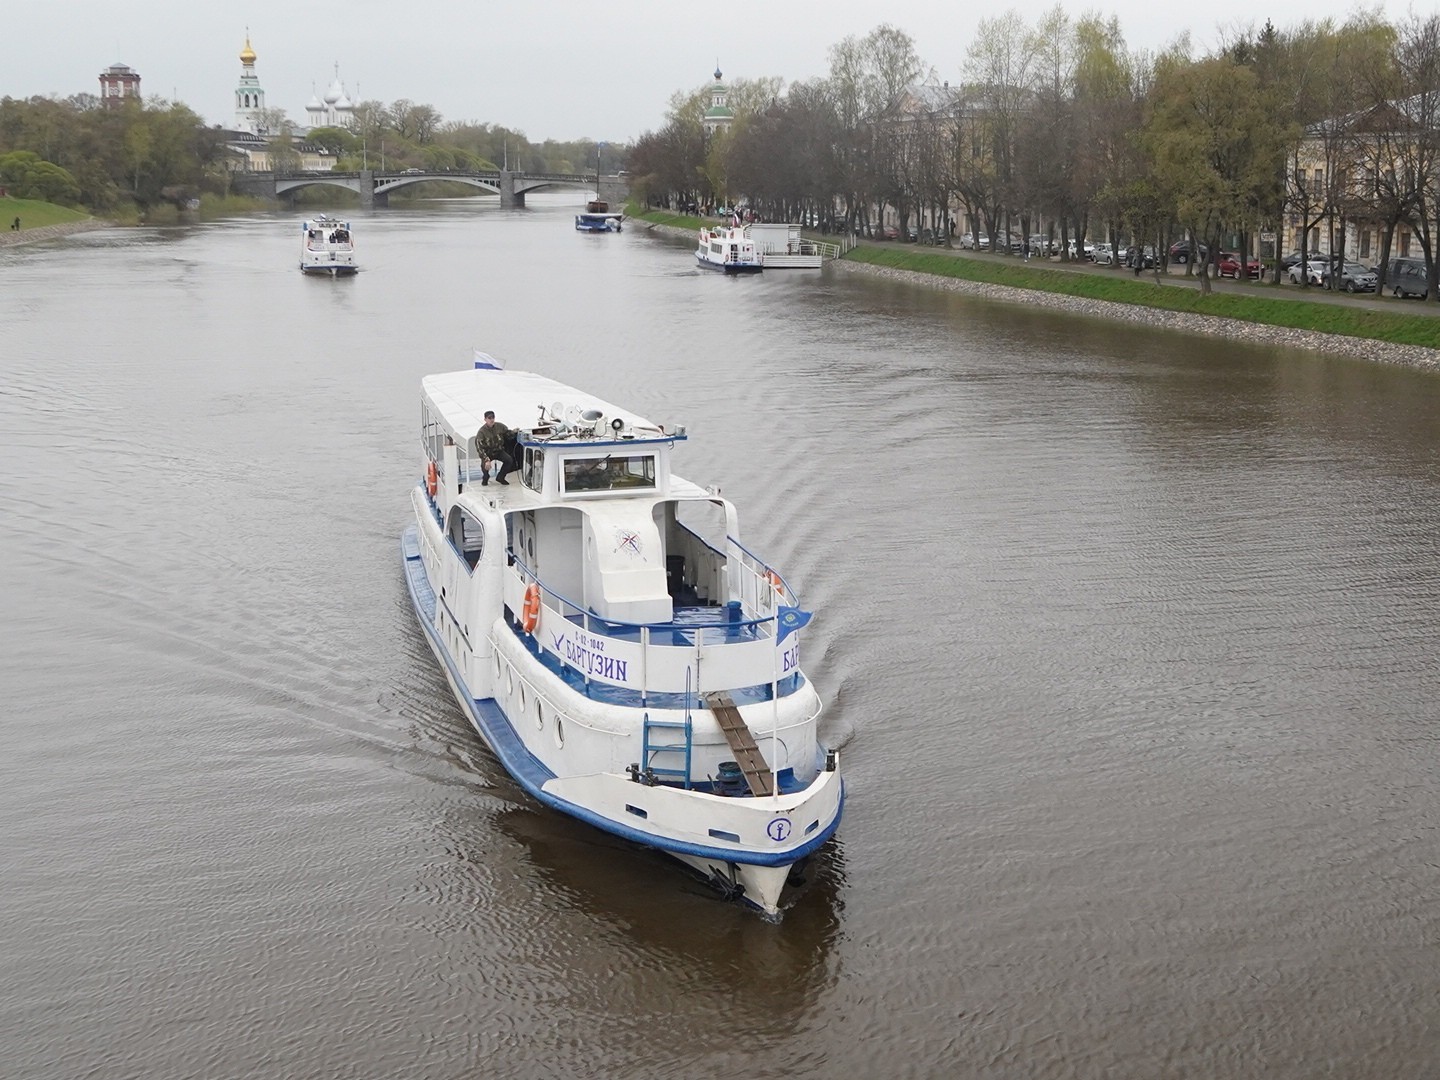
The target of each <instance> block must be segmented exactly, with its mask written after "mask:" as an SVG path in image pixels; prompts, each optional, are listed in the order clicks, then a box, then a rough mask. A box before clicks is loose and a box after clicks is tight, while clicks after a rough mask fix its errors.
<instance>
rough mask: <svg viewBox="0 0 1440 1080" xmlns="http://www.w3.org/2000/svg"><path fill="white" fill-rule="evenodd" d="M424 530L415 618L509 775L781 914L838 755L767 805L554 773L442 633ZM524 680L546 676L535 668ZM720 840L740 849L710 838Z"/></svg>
mask: <svg viewBox="0 0 1440 1080" xmlns="http://www.w3.org/2000/svg"><path fill="white" fill-rule="evenodd" d="M418 529H419V526H417V525H412V526H410V527H409V528H408V529H406V530H405V534H404V536H403V537H402V542H401V558H402V563H403V566H404V569H405V575H406V584H407V588H408V591H409V593H410V599H411V603H412V606H413V607H414V610H415V614H416V620H417V621H418V622H419V624H420V627H421V629H422V630H423V631H424V633H425V636H426V640H427V641H428V642H429V644H430V649H431V651H432V652H433V653H434V655H435V658H436V660H437V661H438V662H439V664H440V667H441V670H442V671H443V672H444V673H445V678H446V681H447V682H448V683H449V684H450V689H451V691H452V693H453V694H454V695H455V699H456V701H457V702H458V703H459V705H460V707H461V709H462V710H463V711H464V713H465V716H466V719H467V720H468V721H469V723H470V725H471V727H472V728H474V729H475V732H476V733H477V734H478V735H479V736H480V738H481V739H482V740H483V741H484V742H485V744H486V746H487V747H489V749H490V750H491V752H492V753H494V755H495V756H496V758H497V759H498V760H499V761H500V763H501V764H502V765H504V766H505V768H506V771H507V772H509V773H510V775H511V776H512V777H513V778H514V779H515V780H516V781H517V782H518V783H519V784H520V785H521V786H522V787H524V788H525V790H526V791H527V792H528V793H529V794H530V795H532V796H534V797H535V798H536V799H538V800H539V801H540V802H542V803H544V804H545V805H547V806H549V807H551V808H553V809H555V810H559V811H560V812H562V813H566V814H569V815H570V816H572V817H575V818H578V819H579V820H581V821H584V822H586V823H587V824H590V825H593V826H595V827H597V828H599V829H602V830H604V831H606V832H608V833H611V834H613V835H616V836H619V837H622V838H623V839H626V840H629V841H632V842H634V843H637V844H641V845H644V846H646V847H653V848H657V849H659V850H661V851H664V852H666V853H667V854H669V855H671V856H673V857H674V858H676V859H678V860H679V861H680V862H682V863H684V864H685V865H687V866H689V867H691V868H693V869H694V870H696V871H697V872H699V873H700V874H701V875H702V876H704V877H705V878H706V879H707V880H709V881H710V882H711V883H712V884H714V885H715V886H716V887H717V888H719V889H720V890H721V891H722V892H723V893H724V894H726V895H727V896H731V897H734V898H736V899H739V900H740V901H741V902H742V903H744V904H746V905H747V906H750V907H753V908H755V909H756V910H758V911H760V912H761V913H762V914H764V915H766V916H767V917H772V918H773V917H776V916H778V914H779V911H780V904H781V894H782V891H783V890H784V887H785V884H786V881H787V879H788V877H789V874H790V871H791V868H792V867H793V866H794V865H795V864H796V863H798V862H801V861H803V860H804V859H806V858H808V857H809V856H810V855H811V854H813V853H814V852H815V851H816V850H817V849H818V848H819V847H821V846H822V845H823V844H824V843H826V842H827V841H828V840H829V838H830V837H831V836H832V835H833V834H834V832H835V830H836V829H837V828H838V826H839V823H840V817H841V814H842V810H843V804H844V782H843V779H842V777H841V776H840V774H839V772H838V769H837V768H836V763H835V761H834V760H833V754H832V755H831V759H832V760H831V761H830V763H829V766H828V768H826V767H822V768H819V769H818V772H817V776H816V778H815V780H813V781H812V782H811V783H810V784H809V785H807V786H806V787H805V788H804V789H803V790H801V791H799V792H794V791H792V792H788V793H782V794H781V795H779V796H775V797H768V796H767V797H765V798H725V797H722V796H719V795H714V794H710V793H704V792H698V791H689V790H682V789H680V788H676V787H669V786H663V785H646V784H642V783H637V782H636V780H635V778H634V777H633V776H630V775H627V774H626V773H616V772H604V771H600V772H594V773H587V774H583V775H568V776H557V775H555V773H553V772H551V771H550V770H549V769H548V768H547V767H546V766H545V765H544V764H543V763H542V762H541V761H540V760H539V759H538V758H537V757H536V756H535V755H534V754H532V753H531V752H530V751H529V749H528V748H527V746H526V744H525V742H524V739H523V738H522V737H521V735H520V733H519V732H518V731H517V729H516V726H515V724H514V723H513V722H512V719H511V717H510V716H509V715H508V714H507V713H506V710H505V707H504V705H503V703H502V702H500V701H497V700H496V699H494V698H477V697H475V696H474V694H473V692H472V691H471V689H470V687H469V686H468V685H467V684H466V681H465V679H464V677H463V676H462V674H461V665H460V663H459V662H458V661H457V658H456V657H455V656H454V655H452V653H451V651H450V649H449V648H448V646H447V645H446V643H445V641H444V640H443V638H442V637H441V635H440V634H439V633H438V632H437V630H436V628H435V625H434V621H433V612H434V608H433V590H432V589H431V587H430V583H429V580H428V577H427V575H426V571H425V567H424V561H423V559H422V557H421V555H420V548H419V541H418ZM509 633H510V631H509V630H508V629H506V628H502V629H500V630H499V631H498V632H497V634H496V637H497V638H499V639H500V640H501V641H503V637H502V635H503V634H509ZM512 636H513V635H512ZM498 643H499V642H497V644H498ZM506 644H507V645H508V643H506ZM504 651H505V654H506V660H507V662H512V661H513V662H516V663H517V664H523V663H524V662H525V658H526V657H528V653H527V652H526V651H525V650H524V649H523V647H520V648H518V649H514V650H511V649H506V650H504ZM521 674H522V676H524V677H526V678H538V677H539V673H538V671H536V670H525V671H522V672H521ZM822 754H823V751H822ZM817 764H818V763H817ZM792 822H794V823H795V824H793V825H792ZM717 825H718V826H720V827H719V828H717V827H716V826H717ZM792 830H800V831H802V834H801V836H800V839H799V840H798V841H796V840H795V839H794V838H793V837H792V836H791V832H792ZM717 835H718V836H721V837H727V836H728V837H732V838H734V839H735V840H736V842H735V843H733V844H727V843H726V842H725V841H723V840H719V841H717V840H715V839H713V838H714V837H716V836H717ZM755 835H759V836H760V837H762V838H764V837H766V836H768V838H769V841H770V842H771V843H772V845H773V846H772V847H771V848H770V849H769V850H765V849H760V848H757V847H754V846H744V845H742V844H741V843H739V839H740V838H741V837H743V836H755Z"/></svg>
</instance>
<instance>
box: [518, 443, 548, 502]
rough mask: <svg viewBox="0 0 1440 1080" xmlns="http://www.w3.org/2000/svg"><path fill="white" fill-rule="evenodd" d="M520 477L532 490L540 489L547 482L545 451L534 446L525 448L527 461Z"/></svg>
mask: <svg viewBox="0 0 1440 1080" xmlns="http://www.w3.org/2000/svg"><path fill="white" fill-rule="evenodd" d="M520 479H521V481H522V482H523V483H524V484H525V486H526V487H528V488H529V489H530V490H531V491H539V490H541V488H542V487H543V486H544V484H545V451H544V450H536V449H534V448H533V447H529V446H527V447H526V448H525V463H524V465H523V466H522V468H521V472H520Z"/></svg>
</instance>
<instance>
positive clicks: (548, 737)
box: [402, 356, 844, 915]
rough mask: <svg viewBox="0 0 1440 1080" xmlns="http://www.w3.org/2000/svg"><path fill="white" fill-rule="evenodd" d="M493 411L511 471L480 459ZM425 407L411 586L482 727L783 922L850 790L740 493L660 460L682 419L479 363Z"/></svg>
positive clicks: (434, 642)
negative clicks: (790, 884)
mask: <svg viewBox="0 0 1440 1080" xmlns="http://www.w3.org/2000/svg"><path fill="white" fill-rule="evenodd" d="M537 402H539V403H543V404H541V405H540V406H539V410H538V415H537V412H536V404H537ZM487 409H488V410H493V411H494V412H495V413H496V415H497V416H498V418H499V419H500V421H501V422H503V423H506V424H508V425H514V430H515V443H514V451H515V456H516V457H517V459H518V460H517V461H516V466H517V468H516V471H515V473H514V474H513V476H514V478H515V480H518V482H514V481H511V482H509V483H508V484H507V485H505V486H501V485H500V484H499V483H491V482H489V477H488V475H487V474H486V472H485V471H484V470H483V469H482V467H481V462H480V458H479V456H478V449H477V444H476V435H477V433H478V432H479V431H480V427H481V424H482V416H483V414H484V412H485V411H486V410H487ZM421 414H422V429H421V443H422V451H421V453H422V457H421V463H422V480H421V482H420V483H419V484H418V485H417V486H416V487H415V489H414V493H413V503H414V510H415V523H414V524H413V525H411V526H409V527H408V528H407V529H406V530H405V534H404V537H403V540H402V553H403V562H404V567H405V575H406V580H407V583H408V585H409V589H410V595H411V598H412V600H413V602H414V605H415V609H416V614H417V616H418V619H419V622H420V625H421V626H422V627H423V629H424V631H425V635H426V637H427V638H428V639H429V642H430V645H431V648H432V649H433V650H434V652H435V655H436V656H437V658H438V659H439V660H440V663H441V667H442V668H443V670H444V672H445V675H446V678H447V679H448V681H449V683H450V686H451V688H452V689H453V690H454V692H455V696H456V698H457V700H458V701H459V703H460V706H461V708H462V709H463V710H464V712H465V715H466V716H467V718H468V719H469V721H470V723H471V724H472V725H473V726H474V728H475V730H476V731H477V732H478V733H479V734H480V736H481V737H482V738H483V739H484V740H485V742H486V743H487V744H488V745H489V746H490V748H491V749H492V750H493V751H494V753H495V755H496V756H497V757H498V758H499V759H500V761H501V762H502V763H503V764H504V765H505V767H506V769H508V770H509V772H510V773H511V775H513V776H514V777H515V779H516V780H517V781H518V782H519V783H520V784H521V785H522V786H523V787H524V788H525V789H526V790H527V791H528V792H529V793H530V794H531V795H533V796H534V797H535V798H537V799H539V800H540V801H541V802H543V803H545V804H546V805H548V806H551V807H553V808H555V809H557V810H560V811H563V812H565V813H568V814H572V815H573V816H575V817H577V818H579V819H580V820H582V821H585V822H588V823H589V824H591V825H594V826H596V827H598V828H601V829H604V830H606V831H607V832H610V833H613V834H615V835H617V836H621V837H624V838H626V839H629V840H632V841H634V842H636V843H639V844H644V845H647V846H650V847H654V848H658V849H659V850H661V851H665V852H667V853H669V854H670V855H673V856H674V857H675V858H677V859H679V860H681V861H682V862H684V863H686V864H688V865H689V866H691V867H694V868H695V869H697V870H698V871H700V873H701V874H703V875H704V876H705V877H706V878H707V879H708V880H710V881H711V882H712V883H714V884H715V885H717V886H718V887H720V888H721V889H722V890H723V891H725V892H726V893H727V894H730V895H734V896H738V897H739V898H740V899H742V900H743V901H744V902H746V903H747V904H750V905H753V906H754V907H756V908H758V909H759V910H761V911H762V912H764V913H766V914H767V915H774V914H776V913H777V912H778V910H779V907H780V902H781V893H782V890H783V888H784V886H785V884H786V881H787V878H788V877H789V875H790V874H791V872H792V870H793V869H794V868H795V867H796V864H798V863H800V862H802V861H803V860H804V859H806V858H807V857H808V856H809V855H811V854H812V853H813V852H814V851H815V850H816V849H817V848H819V847H820V846H821V845H822V844H823V843H825V841H826V840H827V839H828V838H829V837H830V836H831V835H832V834H833V833H834V831H835V829H836V827H837V826H838V825H839V822H840V815H841V810H842V807H843V803H844V783H843V780H842V779H841V776H840V773H839V771H838V755H837V754H836V752H835V751H833V750H830V751H827V750H826V749H825V748H824V747H822V746H821V744H820V742H819V737H818V731H817V725H818V721H819V717H820V713H821V709H822V705H821V701H820V697H819V695H818V694H817V693H816V691H815V689H814V687H813V686H812V685H811V683H810V682H809V680H808V679H807V678H806V677H805V675H804V674H803V672H802V671H801V669H800V666H799V655H800V637H801V635H800V630H801V628H802V627H803V626H804V625H805V624H806V623H807V622H808V621H809V617H810V616H809V614H808V613H807V612H805V611H803V610H802V609H801V608H800V607H799V605H798V603H797V602H796V599H795V596H794V594H793V592H792V591H791V590H790V588H789V587H788V585H787V584H786V583H785V581H784V580H783V578H782V577H781V576H780V575H779V573H778V572H776V571H775V570H774V569H772V568H771V567H770V566H768V565H767V564H766V563H764V562H763V561H762V560H761V559H759V558H758V557H757V556H755V555H754V554H753V553H751V552H750V551H749V550H748V549H746V548H745V547H744V546H743V545H742V544H741V543H740V540H739V535H740V534H739V527H738V522H737V518H736V511H735V508H734V506H733V505H732V504H731V503H730V502H729V501H728V500H727V499H724V498H722V497H721V496H720V494H719V493H718V492H715V491H713V490H707V489H704V488H701V487H698V486H697V485H695V484H693V483H690V482H689V481H686V480H683V479H681V478H680V477H678V476H674V475H673V474H672V473H671V472H670V455H671V452H672V450H673V448H674V446H675V444H676V443H678V442H681V441H683V440H684V439H685V429H684V428H683V427H664V426H661V425H657V424H654V423H651V422H649V421H647V420H645V419H644V418H642V417H640V416H637V415H635V414H634V413H631V412H628V411H626V410H623V409H620V408H618V407H617V406H614V405H611V404H610V403H608V402H606V401H603V400H601V399H599V398H596V397H594V396H592V395H590V394H588V393H584V392H582V391H579V390H575V389H573V388H571V387H569V386H565V385H563V384H561V383H558V382H554V381H552V380H550V379H547V378H545V377H543V376H541V375H537V374H532V373H528V372H519V371H515V372H511V371H504V370H501V369H499V367H498V366H494V362H493V361H491V360H490V358H488V357H483V356H481V357H479V358H477V366H476V368H475V370H472V371H461V372H454V373H450V374H444V375H431V376H428V377H426V378H425V379H424V380H423V383H422V394H421Z"/></svg>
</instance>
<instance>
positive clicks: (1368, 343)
mask: <svg viewBox="0 0 1440 1080" xmlns="http://www.w3.org/2000/svg"><path fill="white" fill-rule="evenodd" d="M647 227H648V228H650V229H653V230H656V231H658V232H664V233H667V234H670V235H673V236H687V237H688V236H691V235H692V232H691V230H689V229H681V228H676V227H674V226H669V225H653V224H651V225H648V226H647ZM827 265H829V266H832V267H834V268H836V269H837V270H840V271H843V272H845V273H853V274H869V275H871V276H874V277H882V278H888V279H890V280H892V281H904V282H908V283H910V284H913V285H923V286H926V287H927V288H932V289H945V290H947V291H949V292H958V293H964V294H965V295H967V296H979V297H983V298H985V299H987V300H1000V301H1003V302H1005V303H1012V304H1024V305H1026V306H1027V307H1044V308H1050V309H1052V310H1054V311H1064V312H1069V313H1071V314H1074V315H1089V316H1092V317H1094V318H1100V319H1112V320H1117V321H1120V322H1131V323H1143V324H1144V325H1145V326H1147V327H1160V328H1161V329H1166V330H1179V331H1181V332H1183V333H1188V334H1205V335H1207V336H1209V337H1223V338H1229V339H1231V340H1233V341H1245V342H1249V343H1251V344H1254V345H1278V346H1283V347H1285V348H1291V349H1312V350H1314V351H1316V352H1323V353H1333V354H1338V355H1340V356H1351V357H1355V358H1356V359H1359V360H1370V361H1373V362H1376V363H1382V364H1399V365H1402V366H1404V367H1413V368H1422V369H1425V370H1432V371H1436V370H1440V350H1435V349H1426V348H1422V347H1420V346H1418V345H1393V344H1391V343H1389V342H1385V341H1375V340H1373V339H1371V338H1356V337H1344V336H1342V335H1340V334H1324V333H1321V332H1320V331H1318V330H1296V329H1292V328H1290V327H1285V326H1266V325H1265V324H1263V323H1252V322H1244V321H1242V320H1240V319H1223V318H1220V317H1218V316H1215V315H1195V314H1191V313H1188V312H1180V311H1166V310H1164V309H1163V308H1151V307H1140V306H1138V305H1135V304H1117V303H1114V302H1112V301H1109V300H1087V299H1085V298H1084V297H1079V296H1066V295H1064V294H1063V293H1049V292H1039V291H1037V290H1033V289H1017V288H1013V287H1011V286H1008V285H991V284H988V283H985V282H979V281H961V280H959V279H957V278H949V277H940V276H937V275H935V274H921V273H917V272H916V271H914V270H896V269H893V268H891V267H886V266H872V265H870V264H869V263H858V262H847V261H846V260H844V259H840V260H838V261H836V262H833V263H829V264H827Z"/></svg>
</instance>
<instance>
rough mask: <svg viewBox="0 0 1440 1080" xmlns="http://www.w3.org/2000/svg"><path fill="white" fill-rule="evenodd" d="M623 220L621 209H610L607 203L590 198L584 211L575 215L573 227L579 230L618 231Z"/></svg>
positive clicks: (623, 215)
mask: <svg viewBox="0 0 1440 1080" xmlns="http://www.w3.org/2000/svg"><path fill="white" fill-rule="evenodd" d="M624 220H625V214H624V213H623V212H622V211H620V210H611V209H610V204H609V203H606V202H601V201H600V200H599V199H591V200H590V201H589V202H587V203H586V204H585V209H584V211H582V212H581V213H579V214H576V215H575V228H576V229H578V230H579V231H580V232H620V226H621V224H622V223H623V222H624Z"/></svg>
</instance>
